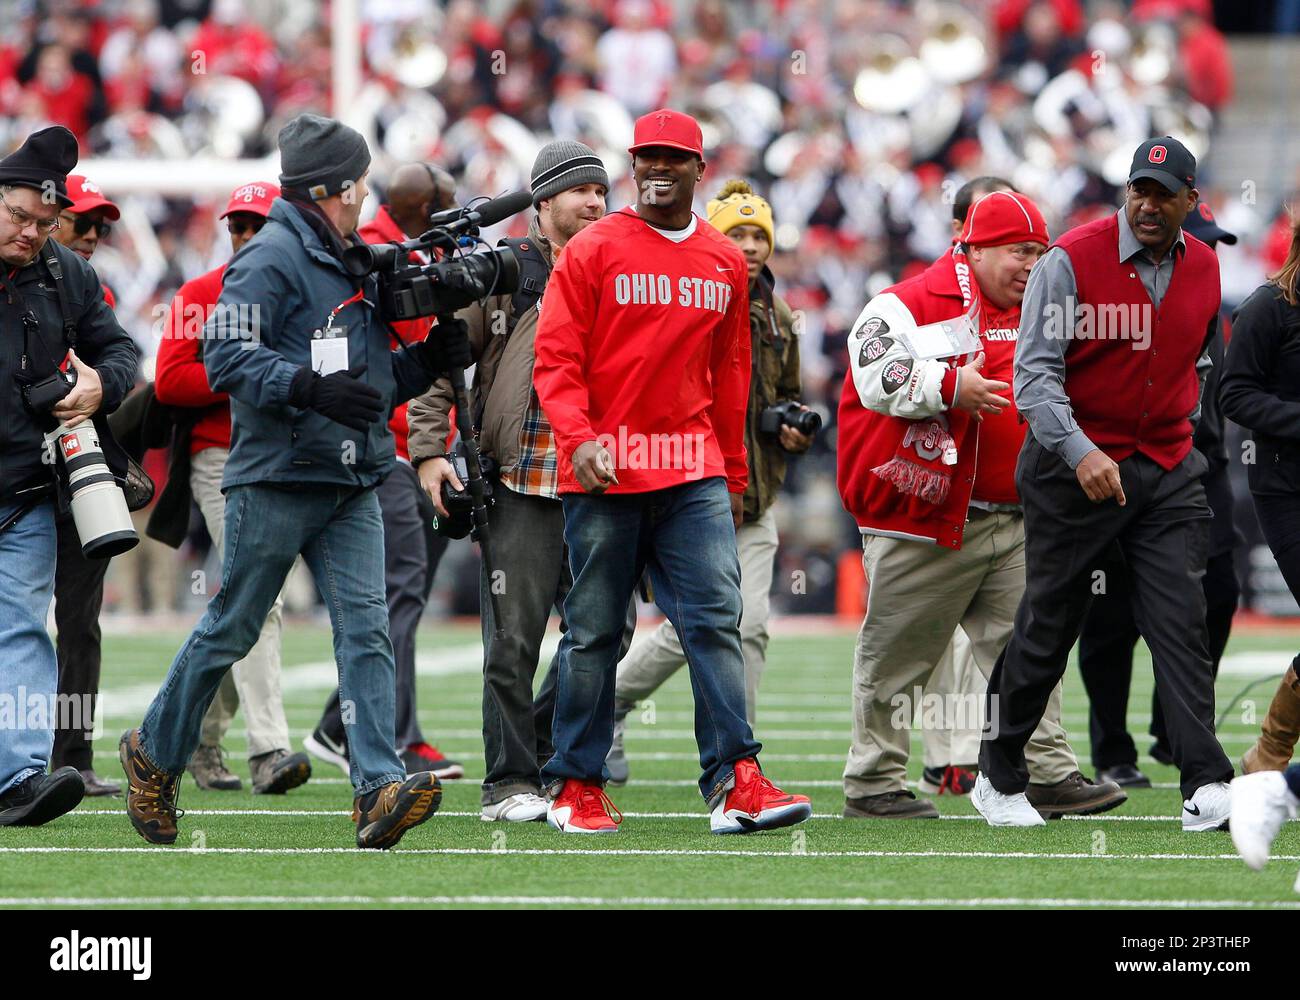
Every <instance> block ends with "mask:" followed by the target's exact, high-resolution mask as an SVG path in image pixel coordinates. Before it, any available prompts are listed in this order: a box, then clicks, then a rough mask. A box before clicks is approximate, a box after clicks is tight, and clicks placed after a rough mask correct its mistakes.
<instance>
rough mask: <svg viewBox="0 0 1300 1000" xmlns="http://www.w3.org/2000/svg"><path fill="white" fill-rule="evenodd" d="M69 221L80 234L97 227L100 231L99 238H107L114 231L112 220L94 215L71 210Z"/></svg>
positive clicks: (83, 234) (82, 234)
mask: <svg viewBox="0 0 1300 1000" xmlns="http://www.w3.org/2000/svg"><path fill="white" fill-rule="evenodd" d="M68 221H69V222H71V223H72V229H73V231H74V232H75V233H76V234H77V235H78V236H85V235H86V234H87V233H88V232H90V230H91V229H95V230H97V231H98V232H99V238H100V239H101V240H106V239H108V236H109V234H110V233H111V232H112V231H113V224H112V223H111V222H105V221H104V220H103V219H99V218H96V217H95V216H93V215H73V214H72V213H71V212H69V213H68Z"/></svg>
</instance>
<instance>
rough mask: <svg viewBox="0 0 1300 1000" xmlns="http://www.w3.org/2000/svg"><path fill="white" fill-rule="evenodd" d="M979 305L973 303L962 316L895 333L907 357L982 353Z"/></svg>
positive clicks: (920, 357) (939, 356)
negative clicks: (905, 349) (908, 355)
mask: <svg viewBox="0 0 1300 1000" xmlns="http://www.w3.org/2000/svg"><path fill="white" fill-rule="evenodd" d="M978 330H979V303H972V304H971V308H970V311H968V312H967V313H966V314H965V315H963V316H956V317H954V318H953V319H947V320H944V321H943V322H941V323H927V324H926V325H925V326H918V327H917V328H916V329H915V330H902V331H899V332H897V333H892V334H891V336H894V337H897V338H898V339H899V340H900V341H901V342H902V344H903V346H904V347H906V348H907V353H909V354H910V355H912V357H914V358H917V359H918V360H930V359H933V358H951V357H954V356H955V355H958V354H971V353H975V352H978V351H979V349H980V338H979V334H978V333H977V332H976V331H978Z"/></svg>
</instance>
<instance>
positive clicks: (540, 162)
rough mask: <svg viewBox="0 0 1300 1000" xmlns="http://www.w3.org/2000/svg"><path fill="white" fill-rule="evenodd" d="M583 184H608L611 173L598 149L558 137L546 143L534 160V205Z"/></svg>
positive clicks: (606, 185)
mask: <svg viewBox="0 0 1300 1000" xmlns="http://www.w3.org/2000/svg"><path fill="white" fill-rule="evenodd" d="M580 184H604V185H605V187H606V188H608V187H609V174H608V173H606V172H605V164H604V162H603V161H602V160H601V158H600V157H599V156H597V155H596V151H595V150H594V149H592V148H591V147H590V146H586V145H583V144H582V143H580V142H574V141H573V140H572V139H556V140H555V141H554V142H548V143H547V144H546V145H545V146H543V147H542V149H541V152H539V153H538V154H537V159H535V160H534V161H533V181H532V189H533V208H536V207H537V206H538V205H540V204H541V203H542V202H543V201H544V200H545V199H547V198H553V197H555V196H556V195H557V194H559V193H560V192H561V191H567V190H569V188H573V187H577V186H578V185H580Z"/></svg>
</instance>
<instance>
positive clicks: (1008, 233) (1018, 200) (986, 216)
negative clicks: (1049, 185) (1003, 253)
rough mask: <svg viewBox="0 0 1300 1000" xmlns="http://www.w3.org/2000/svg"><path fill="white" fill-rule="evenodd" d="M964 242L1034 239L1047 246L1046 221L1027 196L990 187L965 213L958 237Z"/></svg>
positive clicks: (976, 244) (984, 243)
mask: <svg viewBox="0 0 1300 1000" xmlns="http://www.w3.org/2000/svg"><path fill="white" fill-rule="evenodd" d="M958 239H960V240H961V242H963V243H965V244H966V245H967V246H974V247H998V246H1004V245H1005V244H1007V243H1025V242H1033V243H1038V244H1041V245H1042V246H1047V244H1048V243H1049V242H1051V241H1050V240H1049V239H1048V236H1047V221H1046V220H1045V219H1044V218H1043V213H1042V212H1040V211H1039V210H1038V206H1037V205H1035V204H1034V203H1033V201H1032V200H1031V199H1030V198H1027V197H1025V195H1023V194H1019V193H1018V192H1015V191H992V192H990V193H989V194H986V195H984V197H982V198H980V199H978V200H977V201H976V202H975V204H973V205H972V206H971V207H970V211H969V212H967V213H966V224H965V225H964V226H962V229H961V236H959V237H958Z"/></svg>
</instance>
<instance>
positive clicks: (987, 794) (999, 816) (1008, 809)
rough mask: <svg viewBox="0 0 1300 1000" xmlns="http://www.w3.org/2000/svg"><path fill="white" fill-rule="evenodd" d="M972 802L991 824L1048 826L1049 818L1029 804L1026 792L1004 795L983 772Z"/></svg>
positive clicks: (976, 785)
mask: <svg viewBox="0 0 1300 1000" xmlns="http://www.w3.org/2000/svg"><path fill="white" fill-rule="evenodd" d="M970 800H971V804H972V805H973V806H975V809H976V811H977V812H978V813H979V814H980V815H981V816H983V817H984V818H985V819H986V820H988V821H989V826H1046V825H1047V820H1045V819H1043V817H1042V816H1040V815H1038V810H1037V809H1035V808H1034V807H1033V806H1031V805H1030V804H1029V800H1028V799H1027V798H1025V793H1024V792H1017V793H1016V794H1015V795H1003V794H1002V793H1001V792H999V791H998V790H997V789H996V788H994V787H993V782H991V781H989V779H988V776H987V775H985V774H983V773H981V774H980V776H979V777H978V778H976V779H975V787H974V788H973V789H971V793H970Z"/></svg>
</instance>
